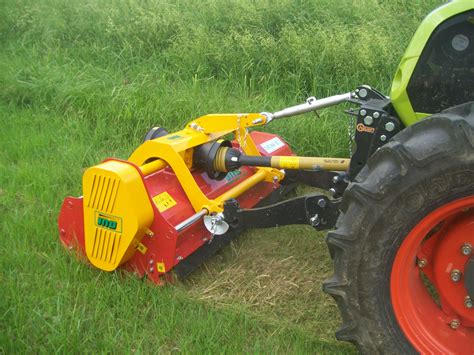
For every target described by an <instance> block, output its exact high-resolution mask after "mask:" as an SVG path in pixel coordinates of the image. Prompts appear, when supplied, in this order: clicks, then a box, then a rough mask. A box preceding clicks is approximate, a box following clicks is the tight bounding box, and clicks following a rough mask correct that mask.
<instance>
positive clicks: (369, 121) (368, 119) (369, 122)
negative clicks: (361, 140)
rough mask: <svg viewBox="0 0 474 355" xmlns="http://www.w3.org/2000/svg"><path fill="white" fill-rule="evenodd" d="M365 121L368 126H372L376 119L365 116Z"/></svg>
mask: <svg viewBox="0 0 474 355" xmlns="http://www.w3.org/2000/svg"><path fill="white" fill-rule="evenodd" d="M364 123H365V124H366V125H367V126H370V125H371V124H372V123H374V119H373V118H372V116H365V117H364Z"/></svg>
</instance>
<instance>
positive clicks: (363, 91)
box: [359, 88, 367, 98]
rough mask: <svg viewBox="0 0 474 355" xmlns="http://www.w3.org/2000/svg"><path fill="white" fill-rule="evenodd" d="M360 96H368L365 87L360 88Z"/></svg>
mask: <svg viewBox="0 0 474 355" xmlns="http://www.w3.org/2000/svg"><path fill="white" fill-rule="evenodd" d="M359 96H360V97H362V98H364V97H366V96H367V90H366V89H364V88H362V89H360V90H359Z"/></svg>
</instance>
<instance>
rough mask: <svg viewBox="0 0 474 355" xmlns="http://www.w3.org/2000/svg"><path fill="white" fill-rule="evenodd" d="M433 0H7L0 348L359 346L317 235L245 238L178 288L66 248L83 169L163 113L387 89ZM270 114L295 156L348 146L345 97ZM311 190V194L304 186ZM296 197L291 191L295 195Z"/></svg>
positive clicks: (132, 140)
mask: <svg viewBox="0 0 474 355" xmlns="http://www.w3.org/2000/svg"><path fill="white" fill-rule="evenodd" d="M437 5H438V1H434V0H433V1H431V0H430V1H402V0H400V1H375V0H367V1H338V2H335V1H328V0H326V1H289V0H286V1H285V0H284V1H278V2H270V1H250V0H237V1H232V2H229V1H225V2H224V1H217V0H214V1H212V0H208V1H199V2H197V1H190V0H189V1H173V2H165V1H138V0H129V1H114V2H102V1H99V0H87V1H86V0H83V1H66V0H62V1H61V0H57V1H56V0H44V1H33V0H15V1H13V0H4V1H1V2H0V48H1V50H0V238H1V243H0V252H1V257H0V282H1V286H2V291H1V296H0V352H2V353H27V352H28V353H32V352H34V353H36V352H44V353H50V352H76V353H77V352H117V353H129V352H135V351H137V352H145V353H150V352H164V353H169V352H175V351H183V352H192V353H201V352H206V353H208V352H213V353H214V352H229V353H235V352H238V353H241V352H254V353H255V352H275V353H283V352H285V353H286V352H291V353H345V352H347V353H351V352H354V348H353V347H352V346H350V345H348V344H344V343H339V342H337V341H336V340H335V338H334V336H333V333H334V331H335V330H336V329H337V327H338V324H339V314H338V311H337V309H336V306H335V304H334V303H333V302H332V300H331V299H330V298H329V297H328V296H326V295H324V294H323V293H322V292H321V281H322V280H323V279H324V278H326V277H327V276H328V275H330V274H331V262H330V260H329V256H328V253H327V250H326V246H325V244H324V240H323V237H324V234H322V233H316V232H314V231H313V230H312V229H311V228H309V227H303V226H292V227H284V228H273V229H268V230H257V231H251V232H246V233H245V234H243V235H242V236H241V238H240V239H238V240H237V241H236V242H234V243H232V245H231V246H230V247H228V248H226V249H224V250H223V251H222V252H220V253H219V254H218V255H217V256H216V257H215V258H213V259H212V260H210V261H209V262H207V263H206V264H205V265H204V266H203V267H202V268H200V269H198V270H197V271H196V272H195V273H194V274H193V275H192V276H191V277H190V278H189V279H188V280H186V281H185V282H178V283H177V284H175V285H173V286H169V287H154V286H151V285H149V284H148V283H147V282H143V281H142V280H138V279H136V278H134V277H133V275H129V274H126V273H122V272H114V273H105V272H101V271H99V270H97V269H93V268H92V267H90V266H88V265H87V264H86V263H84V262H81V261H79V260H77V259H76V258H75V257H73V256H71V255H69V253H68V252H67V251H65V250H64V249H63V248H62V246H61V245H60V243H59V240H58V233H57V229H56V218H57V215H58V211H59V208H60V206H61V202H62V199H63V198H64V197H65V196H67V195H73V196H78V195H81V176H82V173H83V171H84V169H85V168H87V167H89V166H92V165H94V164H97V163H98V162H100V161H101V160H103V159H105V158H106V157H109V156H112V157H118V158H127V157H128V155H129V154H131V152H132V151H133V149H134V148H136V147H137V146H138V145H139V144H140V142H141V140H142V139H143V136H144V134H145V132H146V131H147V130H148V129H149V128H150V127H153V126H155V125H159V126H162V127H165V128H166V129H168V130H169V131H170V132H172V131H174V130H176V129H178V128H180V127H182V126H183V125H184V123H185V122H187V121H189V120H191V119H193V118H196V117H198V116H200V115H203V114H206V113H216V112H222V113H225V112H261V111H274V110H278V109H281V108H283V107H285V106H289V105H294V104H297V103H300V102H303V101H304V100H305V99H306V97H307V96H309V95H315V96H316V97H323V96H328V95H331V94H336V93H343V92H348V91H350V90H352V89H354V88H355V87H357V86H358V85H360V84H370V85H372V86H374V87H377V88H379V89H381V90H384V91H385V92H387V93H388V91H389V87H390V82H391V77H392V74H393V73H394V71H395V68H396V65H397V63H398V60H399V58H400V56H401V54H402V52H403V50H404V48H405V47H406V45H407V44H408V41H409V39H410V37H411V36H412V34H413V32H414V31H415V29H416V28H417V26H418V24H419V21H420V20H421V19H422V18H423V16H425V15H426V14H427V13H428V12H429V11H430V10H432V9H433V8H434V7H436V6H437ZM320 116H321V117H320V118H317V117H316V116H315V115H314V114H306V115H303V116H301V117H297V118H289V119H286V120H281V121H277V122H274V123H272V124H271V126H270V127H268V128H267V129H269V130H271V131H273V132H275V133H278V134H280V135H281V136H282V137H283V138H284V139H286V140H287V141H288V142H289V143H290V145H291V146H292V147H293V148H294V149H295V151H296V152H297V153H299V154H302V155H320V156H321V155H328V156H340V157H344V156H347V155H348V154H349V140H348V137H347V123H348V119H347V118H346V117H345V116H344V114H343V113H342V110H341V108H334V109H328V110H323V111H321V112H320ZM305 191H306V192H307V190H304V191H303V192H305ZM300 192H301V191H300Z"/></svg>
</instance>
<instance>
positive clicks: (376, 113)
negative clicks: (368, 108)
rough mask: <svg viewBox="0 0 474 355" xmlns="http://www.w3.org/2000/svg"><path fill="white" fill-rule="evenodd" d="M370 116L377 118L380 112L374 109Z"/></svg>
mask: <svg viewBox="0 0 474 355" xmlns="http://www.w3.org/2000/svg"><path fill="white" fill-rule="evenodd" d="M372 116H374V118H379V117H380V113H378V112H377V111H375V112H374V113H373V114H372Z"/></svg>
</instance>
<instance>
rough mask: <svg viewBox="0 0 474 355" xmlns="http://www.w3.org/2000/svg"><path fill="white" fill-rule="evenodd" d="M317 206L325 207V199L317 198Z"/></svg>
mask: <svg viewBox="0 0 474 355" xmlns="http://www.w3.org/2000/svg"><path fill="white" fill-rule="evenodd" d="M318 206H319V207H321V208H324V207H326V200H325V199H324V198H320V199H319V200H318Z"/></svg>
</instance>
